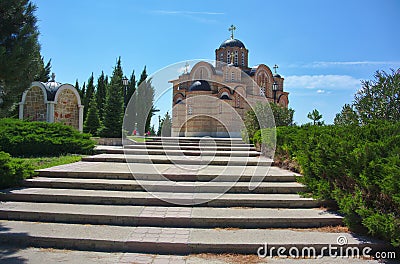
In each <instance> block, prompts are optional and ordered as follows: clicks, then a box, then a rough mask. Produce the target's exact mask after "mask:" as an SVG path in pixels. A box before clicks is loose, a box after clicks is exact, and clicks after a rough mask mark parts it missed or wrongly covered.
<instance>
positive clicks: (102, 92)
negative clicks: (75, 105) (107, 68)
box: [96, 71, 107, 120]
mask: <svg viewBox="0 0 400 264" xmlns="http://www.w3.org/2000/svg"><path fill="white" fill-rule="evenodd" d="M106 96H107V83H106V77H105V76H104V72H103V71H102V72H101V75H100V77H99V78H98V79H97V92H96V100H97V108H98V110H99V117H100V120H103V112H104V102H105V100H106Z"/></svg>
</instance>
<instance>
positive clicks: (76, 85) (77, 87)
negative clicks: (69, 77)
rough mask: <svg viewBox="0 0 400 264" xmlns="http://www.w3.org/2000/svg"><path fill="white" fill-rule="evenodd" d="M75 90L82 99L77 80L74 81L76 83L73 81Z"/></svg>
mask: <svg viewBox="0 0 400 264" xmlns="http://www.w3.org/2000/svg"><path fill="white" fill-rule="evenodd" d="M75 88H76V90H77V91H78V93H79V96H80V97H81V99H82V91H81V89H80V88H79V82H78V79H76V81H75Z"/></svg>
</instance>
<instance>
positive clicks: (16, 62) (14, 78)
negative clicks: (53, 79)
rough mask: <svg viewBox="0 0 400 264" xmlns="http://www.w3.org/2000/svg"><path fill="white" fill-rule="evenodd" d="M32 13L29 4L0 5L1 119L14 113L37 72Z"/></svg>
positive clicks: (26, 1) (37, 47)
mask: <svg viewBox="0 0 400 264" xmlns="http://www.w3.org/2000/svg"><path fill="white" fill-rule="evenodd" d="M35 11H36V6H35V5H34V4H33V3H31V1H29V0H14V1H0V116H7V115H9V114H10V112H12V111H13V110H14V108H15V107H16V103H17V102H18V101H19V99H20V96H21V94H22V92H23V91H24V90H25V89H26V88H27V87H29V85H30V84H31V82H32V81H33V80H34V79H35V77H36V76H38V74H39V72H40V66H41V65H40V62H41V56H40V45H39V42H38V36H39V30H38V28H37V25H36V22H37V19H36V17H35V14H34V13H35Z"/></svg>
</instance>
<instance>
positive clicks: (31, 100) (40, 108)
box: [24, 86, 47, 121]
mask: <svg viewBox="0 0 400 264" xmlns="http://www.w3.org/2000/svg"><path fill="white" fill-rule="evenodd" d="M46 112H47V107H46V104H45V103H44V94H43V91H42V89H40V87H37V86H34V87H32V88H31V89H29V91H28V92H27V94H26V99H25V104H24V120H29V121H46Z"/></svg>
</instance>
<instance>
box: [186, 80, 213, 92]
mask: <svg viewBox="0 0 400 264" xmlns="http://www.w3.org/2000/svg"><path fill="white" fill-rule="evenodd" d="M193 91H211V87H210V84H209V83H208V82H207V81H204V80H199V81H194V82H193V83H192V85H190V87H189V92H193Z"/></svg>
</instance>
